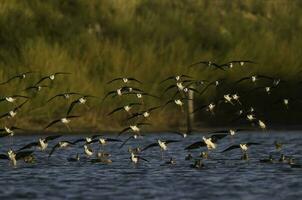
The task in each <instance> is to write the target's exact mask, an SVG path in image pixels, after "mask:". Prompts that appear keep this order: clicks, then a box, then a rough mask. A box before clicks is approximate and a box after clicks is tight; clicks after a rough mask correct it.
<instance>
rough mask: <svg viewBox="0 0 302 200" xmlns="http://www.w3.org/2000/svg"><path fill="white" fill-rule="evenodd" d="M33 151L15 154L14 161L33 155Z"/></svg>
mask: <svg viewBox="0 0 302 200" xmlns="http://www.w3.org/2000/svg"><path fill="white" fill-rule="evenodd" d="M33 152H34V151H21V152H18V153H17V154H16V160H19V159H22V158H24V157H26V156H29V155H31V154H33Z"/></svg>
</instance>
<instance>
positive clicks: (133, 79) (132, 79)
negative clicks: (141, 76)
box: [128, 77, 143, 84]
mask: <svg viewBox="0 0 302 200" xmlns="http://www.w3.org/2000/svg"><path fill="white" fill-rule="evenodd" d="M128 80H130V81H135V82H137V83H140V84H143V83H142V82H141V81H139V80H137V79H136V78H132V77H130V78H128Z"/></svg>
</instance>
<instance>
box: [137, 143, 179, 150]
mask: <svg viewBox="0 0 302 200" xmlns="http://www.w3.org/2000/svg"><path fill="white" fill-rule="evenodd" d="M175 142H179V141H178V140H157V142H154V143H152V144H149V145H148V146H146V147H144V148H143V149H142V152H143V151H146V150H147V149H149V148H152V147H157V146H158V147H159V148H160V150H161V151H166V150H167V149H168V146H167V144H170V143H175Z"/></svg>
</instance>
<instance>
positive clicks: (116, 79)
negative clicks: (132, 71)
mask: <svg viewBox="0 0 302 200" xmlns="http://www.w3.org/2000/svg"><path fill="white" fill-rule="evenodd" d="M122 79H123V78H115V79H112V80H110V81H108V82H107V83H106V84H110V83H113V82H115V81H119V80H122Z"/></svg>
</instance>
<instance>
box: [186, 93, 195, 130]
mask: <svg viewBox="0 0 302 200" xmlns="http://www.w3.org/2000/svg"><path fill="white" fill-rule="evenodd" d="M188 93H189V94H188V99H189V100H188V103H187V134H190V133H191V132H192V125H193V122H194V113H193V111H194V91H193V90H189V91H188Z"/></svg>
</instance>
